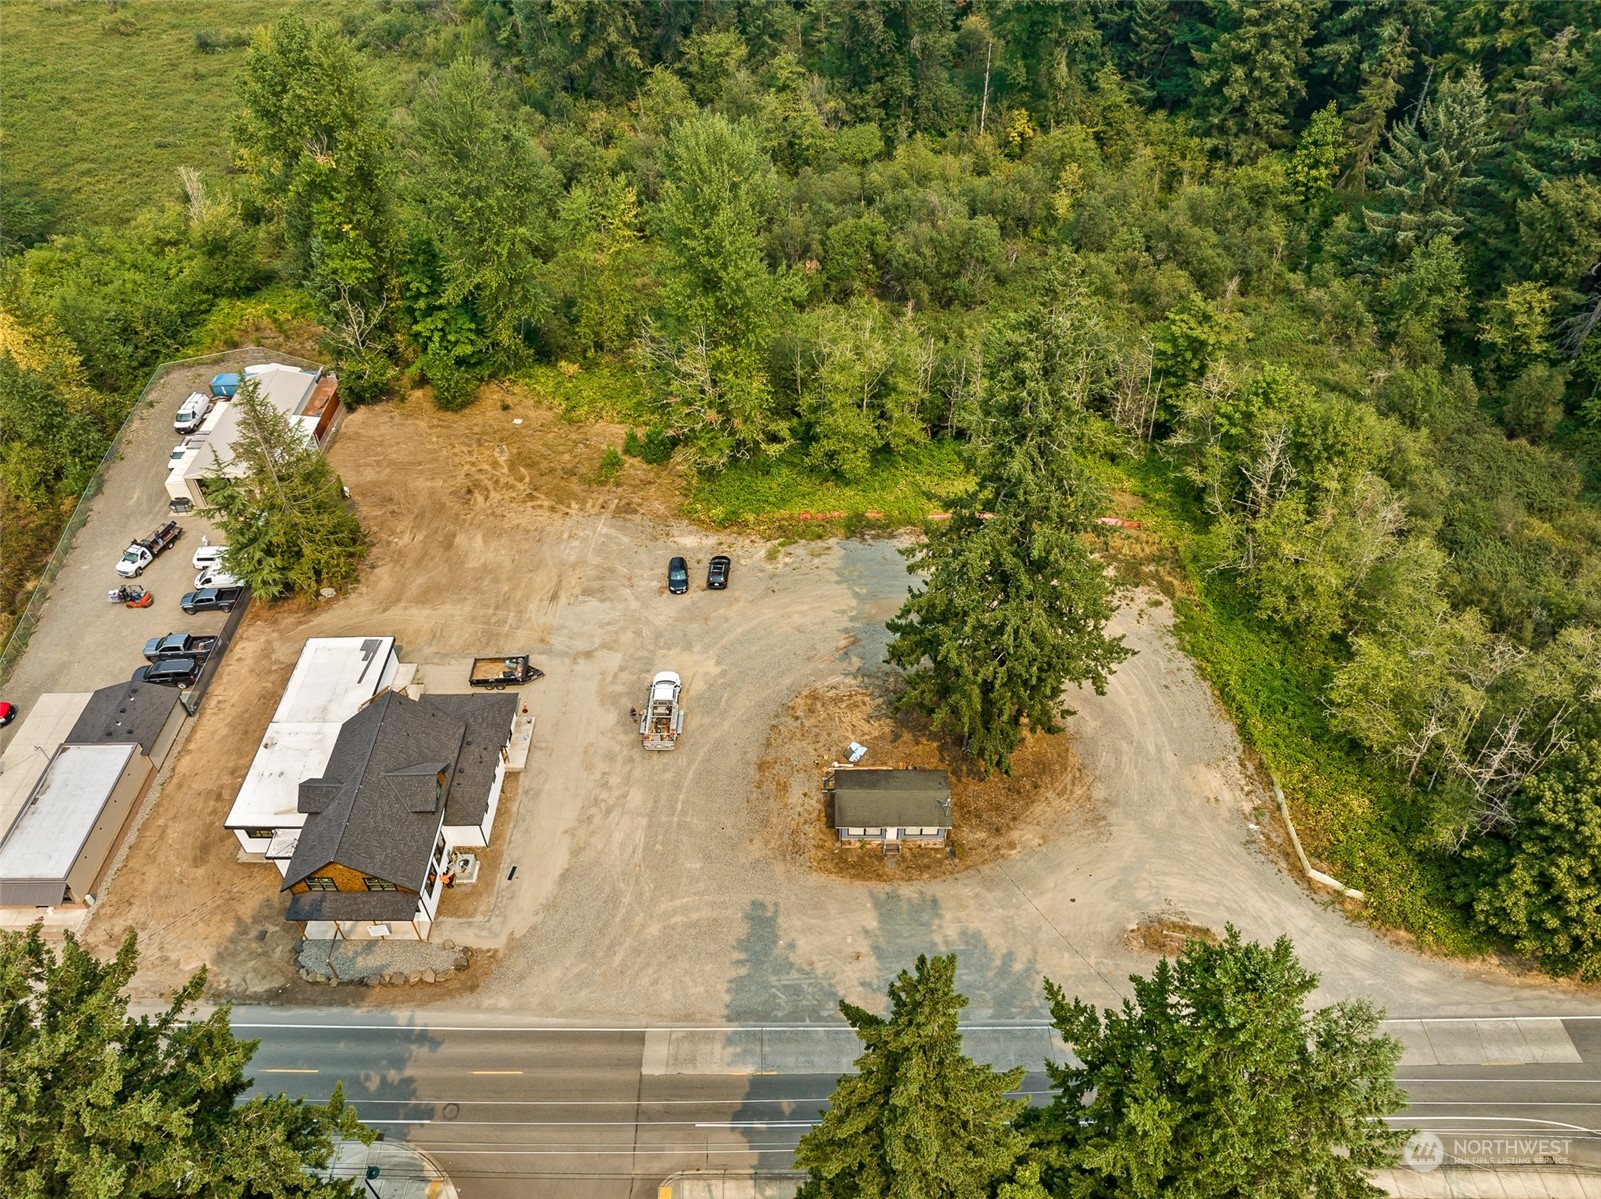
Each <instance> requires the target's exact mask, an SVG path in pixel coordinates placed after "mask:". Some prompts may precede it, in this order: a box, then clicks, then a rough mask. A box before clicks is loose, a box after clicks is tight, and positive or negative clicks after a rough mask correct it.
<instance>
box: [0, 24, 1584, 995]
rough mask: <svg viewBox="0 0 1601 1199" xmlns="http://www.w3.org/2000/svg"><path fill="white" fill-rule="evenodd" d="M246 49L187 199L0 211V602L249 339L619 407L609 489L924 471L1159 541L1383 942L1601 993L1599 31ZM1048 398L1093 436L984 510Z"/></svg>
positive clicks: (220, 38)
mask: <svg viewBox="0 0 1601 1199" xmlns="http://www.w3.org/2000/svg"><path fill="white" fill-rule="evenodd" d="M108 7H113V8H114V7H115V6H108ZM246 36H247V35H246V33H245V32H244V31H240V32H238V33H236V34H235V33H227V32H223V33H219V32H216V31H200V30H197V32H196V53H197V54H201V53H205V52H206V51H207V49H208V48H210V47H214V45H215V44H219V43H221V42H226V41H227V39H228V38H230V37H238V38H241V39H243V38H245V37H246ZM248 40H249V50H248V52H247V53H246V54H245V55H244V57H243V58H242V60H241V61H242V67H241V70H242V75H241V78H240V91H241V95H242V100H243V104H242V106H241V108H240V110H239V111H238V113H237V116H236V117H235V119H234V121H233V123H232V125H231V129H230V133H231V137H232V141H233V149H234V153H233V161H234V169H233V170H232V171H231V172H230V173H229V174H227V175H225V176H218V177H215V178H210V177H205V176H203V175H202V174H200V173H198V172H189V173H187V174H186V175H185V177H184V179H183V186H184V189H185V191H184V202H183V203H174V204H169V205H167V206H165V207H152V209H151V210H150V211H148V212H147V213H145V214H144V215H143V216H142V217H141V218H140V219H139V220H138V221H136V222H133V223H132V224H130V225H127V226H123V227H119V228H114V229H105V228H77V227H71V228H61V227H57V224H56V222H54V220H53V218H52V214H51V210H50V207H49V205H48V203H46V202H44V201H42V200H40V199H39V197H40V196H42V195H45V194H46V193H47V192H48V182H49V181H48V180H44V179H41V180H18V181H8V183H10V182H15V183H16V184H17V186H8V187H7V188H6V189H5V191H6V194H5V197H4V204H5V208H4V212H3V216H4V241H3V247H4V253H5V258H4V265H3V276H0V288H3V291H0V300H3V312H0V350H3V353H0V428H3V435H4V447H3V459H0V465H3V475H0V487H3V495H0V501H3V503H4V506H5V510H6V514H7V516H6V521H5V525H4V529H3V531H0V606H3V607H4V608H5V610H7V611H8V612H11V613H15V611H16V610H17V608H18V606H19V604H20V603H21V602H24V601H25V600H26V595H27V591H28V589H29V587H30V585H31V580H32V579H33V577H34V576H35V574H36V572H37V569H38V566H39V564H40V563H41V562H42V561H43V559H44V557H45V556H46V554H47V553H48V551H49V548H50V546H51V544H52V543H53V541H54V537H55V535H56V534H57V532H58V531H59V530H60V528H61V526H62V524H63V522H64V521H65V519H66V516H67V514H68V513H69V512H70V510H71V507H72V505H73V503H74V500H75V498H76V497H77V496H78V494H79V493H80V491H81V490H82V488H83V486H84V484H85V482H86V481H87V479H88V478H89V477H90V475H91V473H92V471H93V469H94V467H95V465H96V464H97V463H98V461H99V459H100V456H101V454H102V453H103V452H104V449H105V447H106V445H107V443H108V441H109V439H110V437H111V436H112V435H113V434H114V432H115V430H116V428H117V426H118V424H119V423H120V421H121V419H122V417H123V415H124V414H125V412H126V411H127V408H128V405H129V403H130V401H131V399H132V397H133V396H134V395H136V394H137V392H138V390H139V388H140V387H141V386H142V384H143V381H144V376H145V374H146V372H148V370H149V369H150V367H151V366H152V365H153V364H154V363H156V362H158V361H160V360H162V359H164V358H168V357H171V356H172V355H174V354H175V353H176V352H177V351H178V350H179V349H180V348H181V347H183V346H185V345H186V344H188V342H189V339H190V337H191V335H192V333H193V332H194V330H195V329H196V328H198V327H199V326H201V325H202V324H203V323H204V322H205V321H206V320H207V319H208V318H210V317H211V316H212V315H213V314H214V313H215V312H216V311H218V310H219V306H220V305H225V304H227V303H228V302H230V301H234V300H237V299H238V298H240V297H248V296H252V295H257V294H264V295H269V296H275V297H279V300H278V301H276V302H282V303H290V304H294V305H300V306H303V307H304V308H305V310H307V311H308V312H311V313H314V314H315V319H316V321H317V322H318V324H319V325H320V326H321V328H322V329H323V330H325V345H324V352H325V353H326V354H327V355H328V356H329V357H330V359H331V360H332V361H334V362H335V363H336V364H337V368H338V370H339V371H340V374H341V377H342V379H343V381H344V387H345V391H346V394H347V396H348V397H350V398H351V399H353V400H354V401H356V402H360V403H376V402H383V401H385V400H386V399H387V398H389V397H391V396H393V395H394V394H396V393H397V392H399V391H401V390H402V389H406V388H411V387H416V386H426V387H427V388H429V389H430V390H431V394H432V396H433V400H434V402H435V403H437V404H439V405H440V406H441V407H444V408H447V409H454V408H461V407H465V406H467V405H469V404H471V403H473V402H474V400H475V397H476V395H477V391H478V386H479V384H481V383H482V382H484V381H485V380H488V379H492V378H498V377H508V376H515V375H517V374H518V373H519V372H522V371H526V370H528V369H531V368H534V367H537V366H538V365H539V364H557V363H560V364H563V368H564V369H568V368H571V369H573V370H584V371H591V372H600V373H602V374H604V372H607V371H609V372H611V374H610V375H605V376H604V377H608V378H613V379H615V378H626V379H628V380H629V390H630V391H631V392H634V393H637V396H638V399H637V401H631V403H632V407H630V408H629V411H630V413H633V414H635V415H636V416H637V419H635V420H634V421H633V423H634V425H635V426H636V428H635V431H634V432H632V433H630V435H629V437H628V441H627V444H626V447H620V448H626V449H627V451H628V452H631V453H634V454H636V455H638V456H642V457H644V458H645V459H646V460H647V461H650V462H666V461H667V460H668V459H673V460H675V461H676V462H677V463H678V464H679V465H680V466H681V467H682V468H683V469H685V470H686V471H689V472H692V477H694V478H697V479H700V480H711V481H715V480H716V479H718V478H722V477H736V478H739V479H740V480H741V481H742V482H741V486H742V488H743V489H744V490H745V492H746V493H747V494H749V495H753V496H760V495H763V494H767V493H766V492H764V491H763V489H762V480H764V479H765V480H771V479H775V478H783V479H797V478H816V479H829V480H833V481H835V482H837V483H840V484H842V485H845V486H847V487H849V486H858V485H859V486H861V487H863V488H868V487H870V486H871V483H872V481H873V479H874V478H875V477H877V476H879V475H881V474H882V473H883V472H886V471H893V470H897V469H902V468H903V467H904V464H905V463H907V462H909V461H910V462H934V463H943V464H946V467H947V469H946V470H945V475H946V476H952V475H954V476H955V477H956V482H955V483H954V484H953V486H954V487H955V489H956V490H958V491H959V490H960V489H961V488H962V487H963V486H967V487H974V488H978V489H979V491H983V489H985V488H991V491H989V492H985V495H986V496H989V497H991V498H993V497H994V496H998V495H1000V493H1001V492H1002V491H1004V492H1006V494H1008V495H1014V496H1015V495H1021V494H1025V493H1028V492H1029V491H1030V489H1031V488H1032V489H1033V491H1034V492H1037V493H1038V498H1037V500H1031V501H1030V503H1032V504H1034V505H1035V506H1033V507H1031V508H1029V509H1028V512H1029V514H1030V515H1029V517H1028V519H1027V520H1024V521H1022V523H1023V524H1029V523H1031V522H1035V521H1037V520H1038V519H1039V518H1040V514H1046V516H1047V518H1048V519H1050V520H1053V521H1054V520H1056V519H1057V518H1058V517H1060V519H1061V520H1063V521H1064V522H1066V523H1064V524H1063V525H1062V526H1061V527H1063V528H1065V529H1067V530H1068V531H1069V532H1074V531H1077V530H1080V529H1093V528H1095V527H1098V526H1096V525H1095V524H1094V521H1095V518H1096V516H1098V515H1101V514H1104V513H1106V512H1108V511H1110V510H1111V507H1110V505H1111V504H1112V503H1113V502H1114V500H1115V502H1116V504H1117V505H1119V510H1120V511H1124V513H1125V514H1133V509H1134V507H1135V506H1137V507H1138V512H1137V515H1138V516H1139V519H1140V520H1141V521H1142V523H1143V525H1144V526H1145V527H1144V530H1143V537H1141V538H1137V539H1133V540H1135V541H1137V542H1138V543H1139V545H1138V547H1137V548H1135V549H1129V548H1128V546H1127V545H1123V547H1122V548H1121V549H1120V550H1119V553H1120V554H1127V555H1128V556H1129V557H1130V559H1131V560H1130V561H1129V562H1126V563H1125V566H1129V567H1133V566H1139V567H1141V568H1143V569H1146V570H1149V571H1152V572H1153V573H1157V574H1165V575H1166V576H1167V578H1168V580H1169V584H1170V586H1171V587H1173V588H1174V589H1175V590H1176V592H1177V598H1178V600H1179V602H1180V609H1181V611H1182V613H1183V614H1184V615H1183V620H1182V622H1181V625H1180V632H1181V636H1182V637H1183V638H1184V641H1185V644H1186V647H1187V648H1188V649H1190V651H1191V652H1192V653H1193V654H1194V655H1195V656H1196V658H1197V660H1198V661H1199V663H1200V665H1201V667H1202V669H1203V670H1205V671H1206V672H1207V673H1208V674H1209V676H1210V677H1211V678H1212V680H1213V682H1214V684H1215V685H1216V686H1217V688H1218V690H1219V693H1220V695H1221V697H1222V699H1223V701H1224V702H1225V704H1226V705H1227V706H1228V708H1229V709H1230V711H1231V713H1232V714H1233V715H1234V716H1235V718H1236V720H1237V721H1238V722H1239V724H1240V726H1241V728H1242V731H1243V733H1244V735H1245V736H1246V738H1247V740H1248V741H1250V742H1251V743H1252V744H1253V746H1254V748H1255V749H1256V750H1258V751H1259V752H1260V753H1261V755H1262V757H1263V759H1264V760H1265V761H1266V762H1267V763H1268V765H1270V766H1271V767H1272V768H1273V769H1274V770H1275V771H1276V772H1277V773H1278V774H1279V776H1280V778H1281V779H1282V780H1283V781H1284V783H1285V786H1286V790H1287V791H1288V792H1289V793H1290V796H1291V799H1292V802H1293V803H1294V805H1295V809H1296V812H1297V815H1298V819H1300V820H1301V821H1303V822H1304V827H1303V835H1304V836H1305V837H1306V839H1307V840H1308V842H1309V845H1310V847H1311V848H1312V849H1313V850H1314V852H1315V853H1317V854H1318V855H1319V856H1320V857H1321V858H1322V859H1323V860H1324V861H1325V862H1326V863H1328V864H1329V865H1330V867H1331V868H1332V869H1334V870H1335V871H1336V872H1337V873H1339V874H1340V875H1341V876H1342V878H1343V879H1344V881H1346V882H1347V883H1349V884H1351V885H1353V886H1358V887H1361V888H1363V889H1364V890H1366V891H1367V892H1368V894H1369V903H1368V911H1369V913H1370V914H1371V915H1372V916H1373V917H1374V918H1376V919H1378V920H1380V921H1383V922H1386V923H1390V924H1393V925H1397V926H1400V927H1403V928H1406V929H1408V930H1410V931H1411V932H1413V933H1414V934H1416V935H1417V936H1418V937H1419V938H1420V939H1422V940H1423V941H1424V942H1425V943H1427V944H1431V945H1434V946H1439V947H1444V948H1448V949H1452V950H1455V951H1471V950H1482V949H1487V948H1492V947H1500V948H1511V949H1513V950H1515V951H1516V952H1518V953H1521V954H1524V955H1528V956H1532V957H1537V958H1538V959H1539V960H1540V962H1541V964H1542V965H1543V966H1544V967H1545V968H1547V969H1549V970H1552V971H1554V972H1561V973H1565V972H1574V971H1577V972H1581V973H1582V974H1583V975H1584V977H1586V978H1601V864H1598V863H1601V705H1598V703H1597V701H1598V699H1601V634H1598V630H1601V514H1598V512H1597V509H1596V506H1595V499H1596V493H1597V490H1598V484H1601V336H1593V333H1594V331H1595V329H1596V326H1597V324H1598V322H1601V182H1598V181H1597V177H1598V171H1601V7H1597V6H1596V5H1594V4H1592V3H1589V2H1588V0H1572V2H1567V0H1549V2H1546V0H1462V2H1458V3H1443V2H1441V3H1430V2H1427V0H1349V2H1344V3H1342V2H1339V0H1207V2H1204V3H1202V2H1196V3H1179V2H1171V0H1128V2H1119V0H1081V2H1078V3H1067V2H1064V3H1058V4H1045V3H1031V2H1026V0H814V2H794V3H791V2H770V3H768V2H762V0H703V2H686V0H677V2H675V0H662V2H646V0H611V2H607V3H586V2H584V0H435V2H432V3H387V2H376V3H373V4H372V5H370V6H356V7H354V8H352V9H350V10H348V11H347V12H345V14H344V16H343V17H342V18H340V19H339V20H335V21H317V20H306V19H302V18H301V17H299V16H296V15H294V13H293V12H290V13H289V15H286V16H284V17H282V18H281V19H279V20H278V21H277V22H276V23H275V24H273V25H271V26H268V27H265V28H261V29H257V30H254V31H251V32H249V33H248ZM264 289H265V290H264ZM285 296H289V297H292V298H291V299H289V300H284V299H282V297H285ZM1042 331H1043V332H1044V333H1045V334H1047V336H1043V337H1041V336H1039V335H1040V333H1041V332H1042ZM1031 355H1032V356H1031ZM1042 363H1043V364H1044V365H1043V366H1042V365H1041V364H1042ZM1041 371H1045V372H1046V375H1045V376H1041V375H1040V372H1041ZM624 372H626V375H625V374H624ZM1041 377H1044V378H1045V383H1044V384H1042V386H1045V387H1046V390H1048V391H1049V392H1050V394H1051V395H1052V396H1053V397H1054V399H1053V402H1058V403H1065V404H1066V405H1067V408H1068V410H1069V412H1068V415H1069V416H1070V417H1071V419H1063V420H1060V421H1057V422H1056V423H1055V424H1052V425H1050V426H1049V427H1045V426H1040V427H1039V428H1037V429H1036V430H1035V431H1034V434H1031V436H1034V435H1037V443H1038V446H1039V447H1040V449H1039V453H1038V454H1034V455H1033V457H1032V458H1031V459H1030V460H1031V461H1034V460H1036V459H1037V465H1038V471H1037V472H1035V473H1029V474H1026V475H1025V476H1019V477H1006V478H1002V477H1001V476H1000V475H997V476H996V478H995V479H990V478H988V477H987V476H985V475H984V473H983V472H984V469H985V468H984V466H983V463H984V462H985V461H986V458H985V455H986V453H988V450H987V449H986V446H988V445H990V443H991V442H992V441H993V439H994V437H995V436H996V434H997V430H998V429H999V430H1012V429H1014V428H1015V427H1016V426H1015V424H997V423H996V422H997V421H998V420H1000V419H1001V417H1000V416H998V415H997V413H998V412H1000V410H1001V408H1003V407H1004V405H1005V404H1006V403H1007V402H1009V401H1008V397H1010V396H1016V395H1025V394H1031V393H1030V392H1029V388H1030V387H1033V386H1035V384H1036V383H1038V382H1039V379H1040V378H1041ZM998 406H999V407H998ZM1013 407H1014V408H1019V407H1021V408H1027V405H1026V404H1022V405H1017V404H1014V405H1013ZM1003 415H1004V414H1003ZM1023 415H1024V416H1025V417H1026V416H1027V413H1026V412H1025V413H1024V414H1023ZM1016 417H1017V413H1016V412H1014V413H1013V414H1012V417H1010V418H1007V419H1013V418H1016ZM1031 444H1032V443H1031ZM953 448H958V449H960V450H961V455H960V457H959V458H958V457H955V456H953V455H952V454H951V453H949V452H947V451H949V450H951V449H953ZM1031 453H1032V451H1031ZM993 457H994V455H993V454H990V458H993ZM952 463H956V465H954V466H952V465H951V464H952ZM1013 465H1014V466H1015V462H1014V464H1013ZM1008 469H1011V468H1008ZM1030 470H1033V468H1030ZM1002 474H1004V472H1002ZM964 480H965V482H964ZM947 481H949V480H948V479H947ZM996 488H998V489H999V490H995V489H996ZM1064 496H1066V497H1067V498H1063V497H1064ZM1041 505H1043V506H1041ZM852 515H853V516H860V515H861V514H860V513H853V514H852ZM1004 517H1005V514H1004V513H1001V514H1000V515H998V516H996V518H995V520H993V521H991V523H990V525H989V526H986V528H985V529H984V530H980V531H981V532H983V533H984V535H985V536H988V537H990V538H992V540H995V541H997V542H998V541H999V540H1001V539H1002V538H1004V537H1005V536H1006V533H1005V531H1004V529H1002V528H1001V526H1002V525H1004V524H1005V523H1006V521H1005V519H1003V518H1004ZM1014 523H1015V522H1014ZM977 528H978V527H977V526H976V525H975V526H974V529H975V530H977ZM992 530H1000V531H992ZM973 544H978V542H977V541H974V542H973ZM1120 544H1121V543H1120ZM966 552H967V553H968V559H969V561H967V563H966V565H963V566H961V567H960V568H961V569H965V570H970V571H972V570H977V571H978V573H980V574H982V573H984V572H985V569H986V568H985V567H984V564H983V563H978V564H977V566H976V567H975V565H974V563H973V561H971V559H972V557H973V554H974V553H976V552H978V551H966ZM1133 559H1138V561H1137V562H1135V561H1133ZM998 560H999V558H998V557H997V558H995V559H986V561H998ZM930 602H931V603H932V602H933V601H930ZM1064 619H1066V618H1064ZM909 644H910V643H909ZM908 652H909V651H908ZM907 664H908V665H915V662H910V661H908V663H907ZM1115 664H1116V654H1115V653H1108V654H1104V655H1102V657H1101V658H1100V659H1099V660H1098V661H1096V662H1094V663H1092V664H1091V665H1090V666H1089V667H1087V668H1086V669H1085V670H1084V671H1081V672H1080V677H1084V678H1089V679H1091V680H1092V681H1093V680H1094V679H1096V678H1098V677H1104V673H1105V671H1106V670H1108V669H1111V668H1114V667H1115ZM1015 716H1016V717H1017V718H1024V717H1026V718H1028V719H1029V720H1030V722H1031V723H1034V724H1039V723H1040V722H1041V721H1044V722H1046V723H1048V722H1049V716H1048V715H1045V714H1041V713H1040V712H1039V711H1038V710H1037V709H1031V708H1030V707H1029V706H1028V704H1023V705H1022V706H1021V707H1020V708H1019V709H1018V711H1017V712H1016V713H1015ZM1006 748H1007V747H1006V746H1005V745H1001V746H999V747H996V748H995V752H994V753H989V752H988V751H986V754H987V756H988V757H989V758H991V759H993V760H997V761H1002V762H1004V758H1005V753H1006Z"/></svg>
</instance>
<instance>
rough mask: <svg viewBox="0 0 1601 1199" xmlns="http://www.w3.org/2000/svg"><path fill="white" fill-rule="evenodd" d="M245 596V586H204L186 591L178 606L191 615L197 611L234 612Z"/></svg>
mask: <svg viewBox="0 0 1601 1199" xmlns="http://www.w3.org/2000/svg"><path fill="white" fill-rule="evenodd" d="M244 596H245V589H244V588H243V587H202V588H201V589H200V590H199V591H186V592H185V593H184V597H183V598H182V599H181V600H179V601H178V606H179V607H180V608H182V609H183V610H184V611H185V612H187V613H188V614H189V615H190V616H193V615H195V613H197V612H232V611H233V610H234V608H235V607H236V606H237V605H238V603H239V601H240V600H242V599H244Z"/></svg>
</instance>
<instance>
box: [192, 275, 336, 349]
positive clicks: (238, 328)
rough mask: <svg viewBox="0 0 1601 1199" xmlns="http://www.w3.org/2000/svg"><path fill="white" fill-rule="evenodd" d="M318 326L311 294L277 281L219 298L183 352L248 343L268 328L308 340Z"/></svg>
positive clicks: (281, 334)
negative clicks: (228, 297)
mask: <svg viewBox="0 0 1601 1199" xmlns="http://www.w3.org/2000/svg"><path fill="white" fill-rule="evenodd" d="M316 325H317V305H316V304H315V303H314V302H313V301H312V299H311V297H310V296H308V295H307V294H306V293H305V292H303V291H301V290H300V289H299V288H298V287H292V286H290V285H289V284H287V283H277V284H274V285H272V286H271V287H265V288H263V289H262V290H261V291H258V292H256V293H255V294H253V295H248V296H240V297H237V298H232V299H224V300H218V301H217V303H216V305H215V306H214V307H213V308H212V310H211V313H210V315H209V316H207V317H206V319H205V322H204V323H203V324H202V325H201V326H200V327H199V328H198V329H196V330H195V332H194V335H193V336H192V337H191V338H190V339H189V344H188V345H187V346H185V347H184V350H183V353H184V356H186V357H188V356H191V355H197V354H210V353H213V352H215V351H217V350H228V349H232V348H233V347H235V346H239V345H246V344H248V343H249V342H251V341H253V340H255V338H254V336H253V335H254V334H256V333H258V332H260V331H262V330H265V329H272V330H274V331H276V332H277V333H278V334H279V335H280V336H283V337H286V338H291V339H298V340H302V341H306V340H310V339H311V338H312V337H313V336H314V335H315V331H316Z"/></svg>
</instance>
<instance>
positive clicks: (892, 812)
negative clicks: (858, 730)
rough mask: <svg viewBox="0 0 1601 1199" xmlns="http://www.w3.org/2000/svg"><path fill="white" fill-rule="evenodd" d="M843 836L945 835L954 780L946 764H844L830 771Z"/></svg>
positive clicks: (934, 838) (836, 822)
mask: <svg viewBox="0 0 1601 1199" xmlns="http://www.w3.org/2000/svg"><path fill="white" fill-rule="evenodd" d="M828 789H829V790H830V791H831V793H832V794H833V797H834V828H835V830H836V831H837V832H838V833H839V837H840V840H842V841H862V840H870V841H880V840H881V841H885V842H889V841H943V840H944V839H945V834H946V833H947V832H948V831H949V830H950V827H951V783H950V778H949V777H948V776H947V775H946V773H945V772H944V771H943V770H887V769H879V768H864V767H856V768H841V769H838V770H835V771H834V772H833V773H832V775H831V776H830V779H829V783H828Z"/></svg>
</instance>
